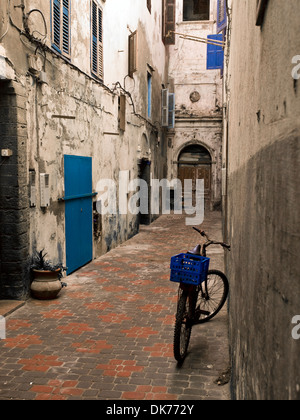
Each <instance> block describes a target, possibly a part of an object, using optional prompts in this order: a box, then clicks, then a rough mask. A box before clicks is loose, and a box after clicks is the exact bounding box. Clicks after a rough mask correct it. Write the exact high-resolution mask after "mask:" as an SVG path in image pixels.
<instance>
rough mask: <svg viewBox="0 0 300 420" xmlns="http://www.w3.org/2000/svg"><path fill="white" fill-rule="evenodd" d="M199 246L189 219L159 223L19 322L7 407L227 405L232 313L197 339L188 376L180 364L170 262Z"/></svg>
mask: <svg viewBox="0 0 300 420" xmlns="http://www.w3.org/2000/svg"><path fill="white" fill-rule="evenodd" d="M212 223H213V226H214V229H215V230H216V231H218V232H219V230H220V222H219V218H218V219H217V221H215V220H214V219H213V220H212ZM216 226H217V228H216ZM212 236H213V235H212ZM196 242H197V236H194V234H193V232H192V233H191V229H190V228H187V227H186V226H185V223H184V219H182V218H180V217H179V216H177V217H176V218H175V219H174V218H172V217H171V218H165V217H163V218H160V219H159V220H158V221H156V222H155V223H154V224H153V225H152V226H150V227H145V228H143V229H142V232H141V233H140V234H139V235H138V236H136V237H134V238H132V239H131V240H130V241H129V242H128V243H127V244H126V245H122V246H121V247H119V248H117V249H116V250H113V251H111V252H110V253H109V254H106V255H104V256H103V257H101V258H100V259H98V260H96V261H93V262H92V263H91V264H89V265H88V266H86V267H84V268H83V269H81V270H79V271H78V272H76V273H74V274H73V275H71V276H69V278H67V279H66V282H67V283H68V287H67V288H66V289H63V291H62V292H61V294H60V296H59V298H58V299H57V300H54V301H48V302H41V301H36V300H30V301H28V302H27V303H26V305H25V306H23V307H22V308H21V309H19V310H18V311H16V312H15V313H13V314H12V315H11V316H10V317H9V318H8V319H7V339H6V340H1V341H0V399H24V400H26V399H27V400H34V399H36V400H68V399H97V400H99V399H100V400H101V399H102V400H187V399H194V400H197V399H228V387H227V388H226V387H225V388H220V387H218V386H217V385H215V383H214V381H215V379H216V378H217V376H218V374H219V373H220V371H222V370H224V369H226V368H227V365H228V348H227V347H226V339H227V317H226V311H225V313H224V314H223V315H220V317H219V318H218V319H216V320H215V321H214V322H212V323H211V324H208V325H204V326H201V327H198V329H197V330H196V329H195V331H193V333H192V340H191V352H190V354H189V356H188V358H187V360H186V362H185V364H184V365H183V367H182V368H181V369H179V368H178V367H177V364H176V362H175V361H174V358H173V344H172V343H173V329H174V319H175V312H176V304H177V289H178V288H177V285H176V284H172V283H170V282H169V263H170V257H171V256H172V255H175V254H177V253H179V252H182V251H184V250H186V249H188V248H189V247H191V245H194V244H195V243H196ZM221 265H222V260H221V261H220V265H218V266H217V267H216V268H222V266H221Z"/></svg>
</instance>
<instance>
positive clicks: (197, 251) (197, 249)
mask: <svg viewBox="0 0 300 420" xmlns="http://www.w3.org/2000/svg"><path fill="white" fill-rule="evenodd" d="M188 254H192V255H201V245H197V246H196V247H195V248H194V249H192V250H191V251H189V252H188Z"/></svg>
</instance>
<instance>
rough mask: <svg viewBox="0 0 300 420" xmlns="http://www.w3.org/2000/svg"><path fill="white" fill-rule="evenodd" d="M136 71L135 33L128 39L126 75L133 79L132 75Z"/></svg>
mask: <svg viewBox="0 0 300 420" xmlns="http://www.w3.org/2000/svg"><path fill="white" fill-rule="evenodd" d="M136 71H137V31H135V32H133V33H132V34H131V35H129V38H128V75H129V77H131V78H133V73H135V72H136Z"/></svg>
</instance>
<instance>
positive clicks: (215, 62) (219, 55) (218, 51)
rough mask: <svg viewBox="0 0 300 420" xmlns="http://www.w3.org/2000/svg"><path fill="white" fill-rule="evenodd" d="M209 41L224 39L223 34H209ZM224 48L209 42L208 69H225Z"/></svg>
mask: <svg viewBox="0 0 300 420" xmlns="http://www.w3.org/2000/svg"><path fill="white" fill-rule="evenodd" d="M207 39H208V41H223V35H222V34H219V35H208V37H207ZM223 66H224V50H223V47H221V46H218V45H212V44H207V70H217V69H223Z"/></svg>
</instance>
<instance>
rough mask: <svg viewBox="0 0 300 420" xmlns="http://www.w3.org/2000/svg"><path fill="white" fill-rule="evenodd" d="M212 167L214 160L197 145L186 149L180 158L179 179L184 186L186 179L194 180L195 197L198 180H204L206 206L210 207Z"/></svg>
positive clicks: (202, 147) (204, 149) (205, 150)
mask: <svg viewBox="0 0 300 420" xmlns="http://www.w3.org/2000/svg"><path fill="white" fill-rule="evenodd" d="M211 165H212V159H211V155H210V153H209V151H208V150H207V149H206V148H205V147H204V146H201V145H197V144H196V145H190V146H187V147H185V148H184V149H183V150H182V151H181V153H180V155H179V158H178V178H179V179H180V181H181V182H182V185H183V186H184V180H185V179H192V181H193V195H194V194H195V192H196V180H197V179H204V198H205V203H206V205H209V202H210V200H211ZM193 202H194V199H193Z"/></svg>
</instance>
